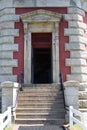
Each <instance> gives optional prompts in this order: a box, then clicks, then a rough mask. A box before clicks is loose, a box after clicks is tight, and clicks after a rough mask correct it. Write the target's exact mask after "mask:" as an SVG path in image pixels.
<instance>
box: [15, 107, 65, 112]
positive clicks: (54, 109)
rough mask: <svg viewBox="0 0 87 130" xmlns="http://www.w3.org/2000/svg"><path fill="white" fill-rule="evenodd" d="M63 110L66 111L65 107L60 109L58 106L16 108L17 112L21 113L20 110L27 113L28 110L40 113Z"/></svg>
mask: <svg viewBox="0 0 87 130" xmlns="http://www.w3.org/2000/svg"><path fill="white" fill-rule="evenodd" d="M61 111H64V109H62V108H61V109H58V108H25V107H24V108H17V109H16V113H19V112H21V113H26V112H28V113H30V112H31V113H32V112H33V113H38V112H42V113H43V112H54V113H55V112H61Z"/></svg>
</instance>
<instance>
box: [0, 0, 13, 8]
mask: <svg viewBox="0 0 87 130" xmlns="http://www.w3.org/2000/svg"><path fill="white" fill-rule="evenodd" d="M12 5H13V0H8V1H6V0H0V10H1V9H4V8H6V7H12Z"/></svg>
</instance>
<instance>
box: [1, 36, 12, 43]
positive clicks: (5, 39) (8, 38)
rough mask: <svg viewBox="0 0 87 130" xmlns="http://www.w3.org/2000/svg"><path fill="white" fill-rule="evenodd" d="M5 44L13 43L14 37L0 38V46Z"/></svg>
mask: <svg viewBox="0 0 87 130" xmlns="http://www.w3.org/2000/svg"><path fill="white" fill-rule="evenodd" d="M5 43H14V37H13V36H4V37H0V44H5Z"/></svg>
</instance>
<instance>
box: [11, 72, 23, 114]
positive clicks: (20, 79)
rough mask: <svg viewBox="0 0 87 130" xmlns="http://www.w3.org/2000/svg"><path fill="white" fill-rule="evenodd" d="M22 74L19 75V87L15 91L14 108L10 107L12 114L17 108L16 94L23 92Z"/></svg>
mask: <svg viewBox="0 0 87 130" xmlns="http://www.w3.org/2000/svg"><path fill="white" fill-rule="evenodd" d="M23 76H24V75H23V73H20V77H19V86H18V90H17V95H16V100H15V105H14V107H12V108H11V109H12V112H14V111H15V108H16V106H17V103H18V94H19V92H20V91H23V88H22V83H23Z"/></svg>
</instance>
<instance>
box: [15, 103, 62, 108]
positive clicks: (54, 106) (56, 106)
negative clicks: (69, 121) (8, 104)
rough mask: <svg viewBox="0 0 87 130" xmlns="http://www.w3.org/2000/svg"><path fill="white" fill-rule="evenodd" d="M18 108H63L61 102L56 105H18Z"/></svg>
mask: <svg viewBox="0 0 87 130" xmlns="http://www.w3.org/2000/svg"><path fill="white" fill-rule="evenodd" d="M17 107H18V108H20V107H21V108H24V107H25V108H64V104H63V102H61V103H59V104H56V103H37V104H35V103H18V106H17Z"/></svg>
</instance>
